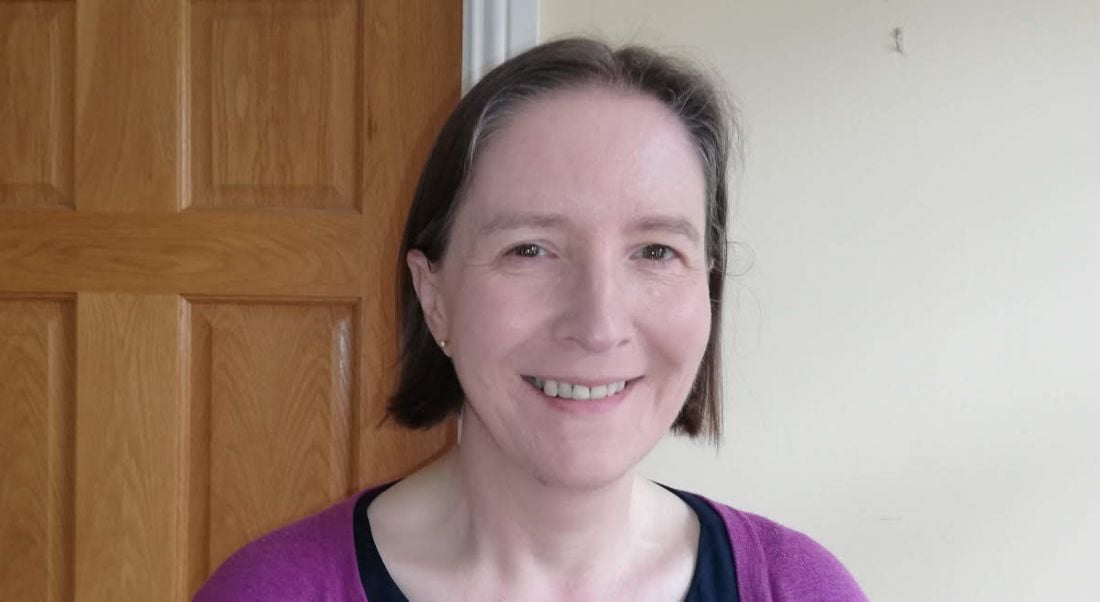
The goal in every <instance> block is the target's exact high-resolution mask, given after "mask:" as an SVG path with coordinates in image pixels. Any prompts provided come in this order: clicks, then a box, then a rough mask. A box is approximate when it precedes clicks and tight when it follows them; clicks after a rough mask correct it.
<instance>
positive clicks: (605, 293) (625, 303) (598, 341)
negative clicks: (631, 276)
mask: <svg viewBox="0 0 1100 602" xmlns="http://www.w3.org/2000/svg"><path fill="white" fill-rule="evenodd" d="M572 276H573V277H572V278H570V279H568V280H569V284H570V285H569V286H565V287H563V288H562V290H561V291H560V294H561V296H562V297H561V298H562V313H561V314H560V316H559V318H558V320H557V321H556V322H555V325H554V331H555V332H554V336H555V338H556V339H558V340H560V341H564V342H566V343H569V344H572V345H576V346H578V347H580V348H581V349H584V350H585V351H588V352H590V353H600V352H604V351H608V350H611V349H614V348H615V347H618V346H620V345H623V344H625V343H626V342H627V341H629V340H630V328H631V326H630V324H631V322H630V313H629V306H630V299H629V294H628V291H626V290H625V288H626V287H625V286H624V282H623V275H622V274H621V268H620V269H619V270H617V269H616V265H615V263H614V262H613V261H606V260H594V261H589V262H587V263H586V265H583V266H577V269H575V270H574V273H573V275H572Z"/></svg>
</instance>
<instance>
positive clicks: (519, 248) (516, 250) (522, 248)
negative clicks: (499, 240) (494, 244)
mask: <svg viewBox="0 0 1100 602" xmlns="http://www.w3.org/2000/svg"><path fill="white" fill-rule="evenodd" d="M508 253H509V254H510V255H515V256H516V257H540V256H542V254H543V250H542V247H540V246H538V245H535V244H531V243H524V244H522V245H516V246H514V247H512V250H511V251H509V252H508Z"/></svg>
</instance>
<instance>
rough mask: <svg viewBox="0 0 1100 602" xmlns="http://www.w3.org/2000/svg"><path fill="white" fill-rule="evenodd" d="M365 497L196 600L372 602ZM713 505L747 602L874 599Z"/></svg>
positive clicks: (296, 531) (248, 550) (838, 571)
mask: <svg viewBox="0 0 1100 602" xmlns="http://www.w3.org/2000/svg"><path fill="white" fill-rule="evenodd" d="M357 499H358V496H355V497H352V498H350V499H348V500H345V501H343V502H340V503H338V504H336V505H334V506H332V507H330V508H329V509H327V510H324V511H322V512H320V513H319V514H315V515H313V516H310V517H308V518H306V519H303V520H301V521H299V522H296V523H294V524H292V525H290V526H288V527H284V528H283V529H280V530H278V531H275V532H273V533H270V534H268V535H266V536H264V537H262V538H260V539H258V540H256V541H254V542H252V543H250V544H248V545H246V546H244V547H243V548H241V549H240V550H238V551H237V552H236V553H235V554H233V555H232V556H231V557H229V559H228V560H226V561H225V563H224V564H222V566H221V567H219V568H218V570H217V571H215V572H214V574H213V575H212V576H211V577H210V580H209V581H207V582H206V584H205V585H203V586H202V588H201V589H199V591H198V593H197V594H195V598H194V600H195V602H261V601H262V602H272V601H283V602H307V601H308V602H322V601H323V602H367V596H366V594H364V593H363V585H362V583H361V582H360V580H359V566H358V564H357V562H356V557H355V537H354V533H353V529H352V525H353V521H352V513H353V512H354V509H355V501H356V500H357ZM708 501H709V500H708ZM710 504H711V505H712V506H714V508H715V509H717V510H718V513H719V514H721V516H722V520H723V521H725V524H726V530H727V531H728V532H729V538H730V542H731V543H732V545H733V551H734V563H735V565H736V571H737V588H738V592H739V593H740V594H741V601H742V602H857V601H866V600H867V598H866V597H865V596H864V595H863V593H862V592H861V591H860V589H859V586H858V585H856V582H855V580H854V579H852V576H851V575H850V574H848V571H847V570H845V568H844V566H843V565H841V564H840V562H839V561H838V560H837V559H836V558H835V557H834V556H833V555H832V554H830V553H829V552H828V551H827V550H826V549H825V548H823V547H821V546H820V545H819V544H818V543H817V542H815V541H813V540H812V539H810V538H809V537H807V536H805V535H803V534H801V533H799V532H797V531H793V530H791V529H787V528H786V527H783V526H781V525H778V524H776V523H774V522H772V521H770V520H768V519H766V518H762V517H760V516H756V515H754V514H750V513H748V512H741V511H739V510H734V509H733V508H730V507H728V506H724V505H722V504H718V503H715V502H710Z"/></svg>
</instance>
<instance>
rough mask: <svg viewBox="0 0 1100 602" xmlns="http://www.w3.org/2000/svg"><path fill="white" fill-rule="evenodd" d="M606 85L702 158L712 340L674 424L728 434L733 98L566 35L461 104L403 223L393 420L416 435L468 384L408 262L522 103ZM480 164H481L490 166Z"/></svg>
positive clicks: (443, 220)
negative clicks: (656, 110)
mask: <svg viewBox="0 0 1100 602" xmlns="http://www.w3.org/2000/svg"><path fill="white" fill-rule="evenodd" d="M590 87H605V88H611V89H616V90H622V91H626V92H634V93H638V94H643V95H646V96H649V97H652V98H656V99H657V100H659V101H661V103H662V104H664V105H665V106H666V107H668V109H669V110H670V111H672V112H673V113H674V114H675V115H676V116H677V117H679V119H680V122H681V123H683V125H684V127H685V128H686V130H687V132H688V133H689V134H690V136H691V138H692V141H693V142H694V143H695V146H696V148H697V149H698V151H699V158H700V161H701V164H702V166H703V171H704V174H705V178H706V194H707V198H706V220H707V224H706V235H705V247H706V253H707V257H708V270H709V273H708V286H709V289H710V300H711V326H710V338H709V340H708V342H707V347H706V350H705V352H704V354H703V359H702V361H701V363H700V366H699V370H698V372H697V373H696V376H695V381H694V384H693V385H692V388H691V391H690V393H689V394H688V397H687V399H686V400H685V402H684V405H683V407H682V408H681V410H680V413H679V415H678V416H677V417H676V420H675V422H673V424H672V430H673V431H674V432H678V433H683V434H686V435H689V436H691V437H693V438H694V437H700V436H703V437H706V438H708V439H710V440H711V441H714V442H717V441H718V440H719V438H720V435H721V426H722V419H721V405H722V404H721V353H720V351H721V336H720V332H721V316H722V287H723V285H724V283H725V273H726V247H727V239H726V213H727V209H728V207H727V205H728V201H727V184H726V170H727V167H728V163H729V161H730V144H731V142H732V141H734V140H735V139H736V135H737V132H738V131H737V124H736V122H735V121H734V119H733V116H734V113H733V111H732V107H730V105H729V103H728V101H727V99H726V97H725V96H724V95H723V94H722V93H721V92H720V91H719V89H718V88H717V87H716V86H715V85H714V84H713V83H711V81H710V79H709V78H708V77H706V76H705V75H704V74H703V73H702V72H701V71H700V70H698V69H696V68H693V67H691V66H690V65H688V64H687V63H685V62H683V61H681V60H678V59H676V58H673V57H670V56H667V55H664V54H661V53H658V52H656V51H654V50H651V49H648V48H644V47H637V46H632V47H625V48H621V49H617V50H616V49H612V48H611V47H609V46H608V45H607V44H604V43H602V42H599V41H596V40H591V39H586V38H569V39H563V40H559V41H555V42H550V43H547V44H543V45H541V46H536V47H534V48H532V49H530V50H528V51H526V52H524V53H523V54H520V55H518V56H516V57H514V58H512V59H510V60H508V61H506V62H505V63H503V64H501V65H500V66H498V67H496V68H495V69H493V70H492V71H490V72H489V73H488V74H487V75H485V77H484V78H482V79H481V81H480V82H478V83H477V85H475V86H474V87H473V89H471V90H470V91H469V93H467V94H466V96H465V97H464V98H463V99H462V100H461V102H459V104H458V106H457V107H456V108H455V110H454V112H453V113H451V115H450V117H449V118H448V119H447V122H446V123H445V124H444V126H443V129H442V130H441V131H440V133H439V137H438V138H437V139H436V141H435V146H434V147H433V148H432V151H431V154H430V155H429V157H428V160H427V163H426V164H425V165H424V171H423V172H422V173H421V175H420V181H419V184H418V185H417V189H416V195H415V197H414V198H413V202H412V207H411V208H410V210H409V216H408V220H407V221H406V223H405V234H404V239H403V241H402V243H401V254H400V256H399V258H398V264H399V265H398V273H399V274H400V276H399V282H398V287H397V296H398V298H397V303H398V319H399V321H400V332H401V334H400V337H401V340H400V344H401V359H400V378H399V380H398V383H397V388H396V390H395V392H394V394H393V396H392V397H391V398H390V402H389V408H388V412H389V416H390V417H392V418H393V419H394V420H396V421H397V422H398V423H399V424H401V425H404V426H406V427H409V428H428V427H430V426H433V425H436V424H438V423H440V422H441V421H443V420H445V419H446V418H447V417H448V416H450V415H452V414H455V413H457V412H458V411H459V410H460V409H461V408H462V404H463V398H464V396H463V392H462V387H461V385H460V384H459V381H458V377H457V375H456V374H455V370H454V365H453V364H452V363H451V361H450V358H448V357H447V356H446V355H444V353H443V352H442V350H441V349H440V348H439V345H438V344H437V343H436V341H435V340H434V339H433V338H432V334H431V332H430V331H429V329H428V325H427V322H426V321H425V319H424V314H423V312H422V310H421V307H420V302H419V300H418V298H417V296H416V291H415V290H414V289H413V282H412V276H411V274H410V273H409V270H408V268H407V267H406V266H405V261H406V259H405V258H406V256H407V255H408V252H409V251H410V250H412V249H417V250H419V251H421V252H422V253H424V255H425V256H426V257H427V259H428V261H430V262H432V263H436V262H438V261H439V260H440V259H441V258H442V257H443V254H444V253H445V252H446V249H447V243H448V239H449V234H450V227H451V224H452V222H453V219H454V216H455V213H456V211H457V209H458V207H459V205H460V203H461V201H462V196H463V192H464V188H465V186H466V184H467V182H468V181H469V179H470V175H471V172H472V169H473V167H474V162H475V159H476V158H477V154H478V150H479V149H480V148H481V146H482V145H483V144H485V141H486V140H487V139H488V138H489V137H490V136H492V135H493V133H494V132H496V131H498V130H500V129H501V128H502V127H504V126H506V125H507V123H508V120H509V118H510V117H511V116H513V115H515V114H516V113H517V112H519V111H520V110H521V109H522V107H523V106H524V103H525V102H528V101H530V100H532V99H535V98H538V97H541V96H544V95H547V94H549V93H552V92H558V91H565V90H577V89H583V88H590ZM484 168H485V167H483V169H484Z"/></svg>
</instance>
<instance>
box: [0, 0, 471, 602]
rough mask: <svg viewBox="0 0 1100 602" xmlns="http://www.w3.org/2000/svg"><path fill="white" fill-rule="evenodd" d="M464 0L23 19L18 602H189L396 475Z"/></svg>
mask: <svg viewBox="0 0 1100 602" xmlns="http://www.w3.org/2000/svg"><path fill="white" fill-rule="evenodd" d="M461 21H462V6H461V0H363V1H360V0H75V1H74V0H20V1H11V0H0V600H5V601H6V600H12V601H15V600H18V601H39V600H41V601H49V602H60V601H69V600H80V601H97V602H98V601H111V602H115V601H125V600H135V601H139V600H140V601H146V600H185V599H189V598H190V596H191V594H192V593H193V592H194V591H195V590H196V589H197V587H198V585H199V584H200V583H201V582H202V581H203V580H204V579H205V577H206V576H207V575H208V574H209V572H210V571H211V570H212V569H213V568H215V567H216V566H217V565H218V564H219V563H220V562H221V561H222V560H223V559H224V558H225V557H226V556H227V555H228V554H230V553H231V552H232V551H233V550H234V549H236V548H237V547H238V546H240V545H241V544H243V543H244V542H246V541H248V540H250V539H252V538H254V537H256V536H258V535H260V534H262V533H264V532H267V531H269V530H271V529H273V528H275V527H278V526H280V525H282V524H285V523H287V522H289V521H292V520H294V519H296V518H298V517H301V516H304V515H307V514H309V513H312V512H315V511H317V510H320V509H322V508H324V507H326V506H327V505H328V504H330V503H331V502H333V501H334V500H337V499H341V498H344V497H346V496H348V495H350V494H351V493H353V492H355V491H357V490H358V489H360V488H362V487H364V486H366V485H368V484H371V483H377V482H381V481H385V480H388V479H392V478H396V477H398V476H400V475H402V474H404V473H406V472H407V471H409V470H410V469H411V468H413V467H415V466H417V465H419V464H421V463H423V462H424V461H426V460H427V459H428V458H430V457H432V456H433V455H435V454H438V453H439V452H440V451H441V450H442V449H443V448H445V447H446V446H447V445H449V444H450V442H451V441H452V440H453V428H452V427H451V426H450V425H448V426H447V427H445V428H440V429H436V430H434V431H430V432H426V433H408V432H405V431H403V430H402V429H400V428H398V427H396V426H394V425H392V424H389V423H386V424H380V420H381V419H382V417H383V411H384V404H385V400H386V396H387V393H388V391H389V388H390V386H391V384H392V382H393V378H394V370H393V366H394V362H395V347H394V345H395V343H394V341H395V328H394V317H393V314H394V308H393V297H394V290H393V288H394V284H393V283H394V274H393V270H394V268H395V266H396V264H397V257H396V254H397V248H398V242H399V236H400V231H401V226H402V222H403V219H404V213H405V210H406V208H407V203H408V201H409V199H410V198H411V196H412V192H413V187H414V183H415V178H416V177H417V175H418V174H417V172H418V168H419V165H420V163H421V162H422V160H423V158H424V157H425V156H426V154H427V151H428V148H429V145H430V143H431V141H432V137H433V136H434V133H435V132H436V130H437V128H438V127H439V125H440V124H441V122H442V119H443V118H444V117H445V116H446V114H447V112H448V111H449V110H450V109H451V108H452V107H453V105H454V103H455V102H456V101H457V98H458V94H459V89H460V69H461V65H460V61H461V48H460V46H461Z"/></svg>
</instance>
